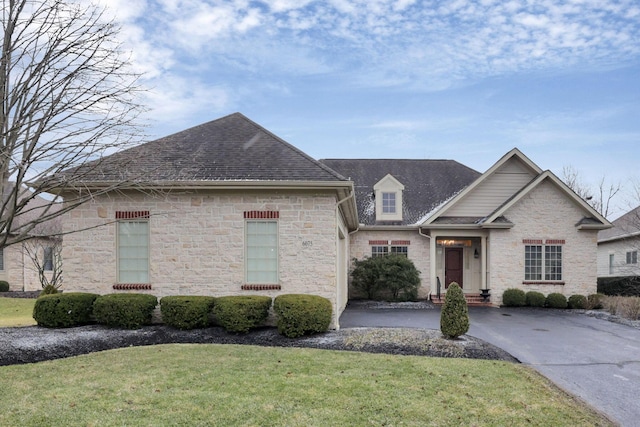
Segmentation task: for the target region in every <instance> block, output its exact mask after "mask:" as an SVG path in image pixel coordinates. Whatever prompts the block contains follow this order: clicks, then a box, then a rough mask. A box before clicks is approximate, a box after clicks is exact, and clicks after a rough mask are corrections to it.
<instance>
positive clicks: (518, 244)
mask: <svg viewBox="0 0 640 427" xmlns="http://www.w3.org/2000/svg"><path fill="white" fill-rule="evenodd" d="M583 216H584V210H583V209H582V208H580V207H579V206H578V205H577V204H576V203H575V202H573V201H572V200H571V199H570V198H568V197H567V196H566V195H565V194H564V193H563V192H562V191H560V190H559V189H558V188H557V187H555V186H554V185H553V184H551V183H550V182H543V183H541V184H540V185H538V186H537V187H536V188H535V189H534V190H532V191H531V192H530V193H529V194H528V195H526V196H524V197H523V198H522V199H521V200H520V201H519V202H518V203H516V204H515V205H514V206H513V207H511V208H510V209H509V210H508V211H507V212H506V213H505V217H507V218H509V220H510V221H511V222H513V223H514V224H515V226H514V227H513V228H511V229H506V230H492V231H491V234H490V237H489V239H488V247H489V257H490V258H489V271H488V273H489V277H490V280H489V286H490V288H491V294H492V297H491V301H492V302H493V303H494V304H501V303H502V293H503V292H504V291H505V290H506V289H508V288H520V289H523V290H524V291H525V292H526V291H539V292H542V293H543V294H545V295H548V294H549V293H552V292H560V293H562V294H564V295H565V296H567V297H569V296H571V295H573V294H581V295H588V294H592V293H595V292H596V289H597V281H596V259H597V245H596V242H597V231H596V230H578V228H577V227H576V224H577V223H578V222H579V221H580V220H581V219H582V218H583ZM527 240H541V241H542V242H543V244H544V243H545V242H547V241H549V242H550V244H553V241H560V242H562V243H561V246H562V281H561V282H563V284H559V283H558V284H553V283H552V282H549V283H536V284H528V283H524V271H525V265H524V262H525V261H524V259H525V245H526V243H524V242H525V241H527ZM540 282H542V281H540Z"/></svg>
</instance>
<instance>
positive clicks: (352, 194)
mask: <svg viewBox="0 0 640 427" xmlns="http://www.w3.org/2000/svg"><path fill="white" fill-rule="evenodd" d="M354 197H355V192H354V191H353V190H350V192H349V195H348V196H346V197H345V198H343V199H341V200H338V203H336V213H335V215H336V220H337V219H338V215H339V214H340V205H341V204H343V203H344V202H346V201H347V200H349V199H352V198H354ZM359 229H360V221H358V225H357V227H356V229H355V230H353V231H351V232H349V228H348V227H347V234H348V235H349V236H350V235H351V234H353V233H355V232H356V231H358V230H359ZM336 244H337V245H339V244H340V240H339V239H338V242H336ZM350 246H351V245H349V247H347V252H349V251H350V250H351V247H350ZM336 251H337V247H336ZM348 264H349V262H348V259H347V264H345V267H347V266H348ZM339 267H340V262H339V260H337V259H336V280H337V278H338V275H339V274H340V271H338V269H339ZM336 285H337V283H336ZM345 286H347V300H348V299H349V289H348V288H349V281H348V279H347V283H346V284H345ZM337 290H338V289H337V287H336V291H337ZM333 312H334V313H335V314H336V322H335V327H336V331H337V330H339V329H340V316H338V292H336V301H335V307H334V310H333Z"/></svg>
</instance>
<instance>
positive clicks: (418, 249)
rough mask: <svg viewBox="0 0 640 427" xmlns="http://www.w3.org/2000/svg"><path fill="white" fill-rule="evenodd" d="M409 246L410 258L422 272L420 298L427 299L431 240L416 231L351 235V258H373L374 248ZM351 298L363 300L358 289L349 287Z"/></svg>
mask: <svg viewBox="0 0 640 427" xmlns="http://www.w3.org/2000/svg"><path fill="white" fill-rule="evenodd" d="M383 242H386V244H387V246H407V247H408V257H409V259H410V260H411V261H413V263H414V264H415V266H416V268H417V269H418V270H419V271H420V288H419V289H418V298H427V297H428V296H429V292H430V290H431V284H430V275H429V263H430V260H429V240H428V239H427V238H426V237H423V236H420V234H418V231H417V229H416V230H397V231H395V230H392V231H385V230H372V229H364V230H360V231H358V232H357V233H354V234H352V235H351V251H350V257H351V259H352V260H353V259H354V258H355V259H363V258H364V257H370V256H371V247H372V246H383ZM349 297H350V298H363V297H364V295H362V294H361V293H359V292H358V290H357V289H353V288H352V287H349Z"/></svg>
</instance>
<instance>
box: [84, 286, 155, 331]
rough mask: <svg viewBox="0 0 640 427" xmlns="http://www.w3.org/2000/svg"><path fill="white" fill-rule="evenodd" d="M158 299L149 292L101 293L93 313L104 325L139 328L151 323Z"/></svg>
mask: <svg viewBox="0 0 640 427" xmlns="http://www.w3.org/2000/svg"><path fill="white" fill-rule="evenodd" d="M157 305H158V299H157V298H156V297H155V296H153V295H148V294H136V293H131V294H107V295H100V296H99V297H98V298H97V299H96V301H95V302H94V303H93V314H94V316H95V318H96V321H97V322H98V323H100V324H102V325H107V326H112V327H118V328H126V329H139V328H141V327H142V326H144V325H150V324H151V318H152V316H153V310H154V309H155V308H156V306H157Z"/></svg>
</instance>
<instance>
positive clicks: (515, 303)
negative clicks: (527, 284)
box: [502, 288, 526, 307]
mask: <svg viewBox="0 0 640 427" xmlns="http://www.w3.org/2000/svg"><path fill="white" fill-rule="evenodd" d="M525 303H526V294H525V293H524V291H523V290H522V289H516V288H510V289H507V290H506V291H504V293H503V294H502V305H503V306H505V307H521V306H523V305H525Z"/></svg>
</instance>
